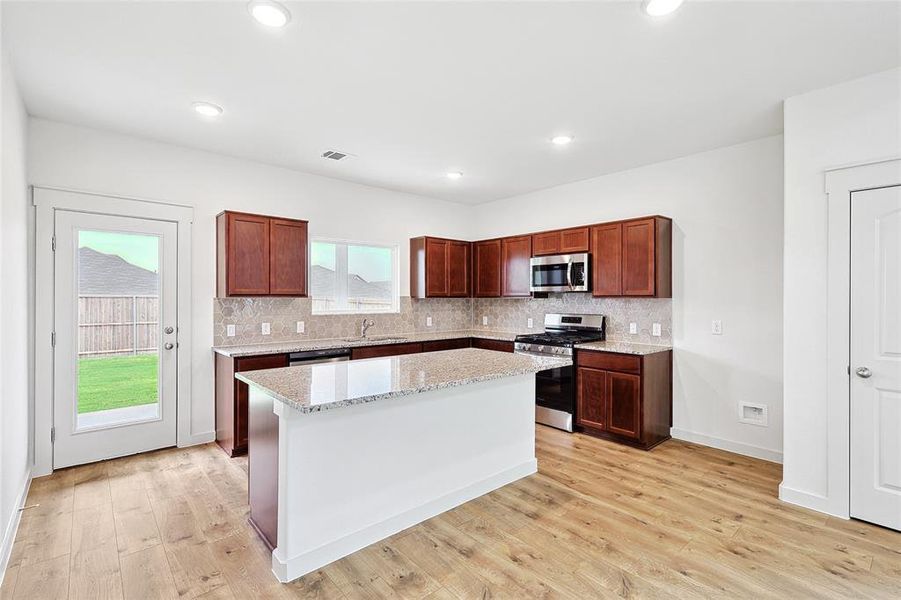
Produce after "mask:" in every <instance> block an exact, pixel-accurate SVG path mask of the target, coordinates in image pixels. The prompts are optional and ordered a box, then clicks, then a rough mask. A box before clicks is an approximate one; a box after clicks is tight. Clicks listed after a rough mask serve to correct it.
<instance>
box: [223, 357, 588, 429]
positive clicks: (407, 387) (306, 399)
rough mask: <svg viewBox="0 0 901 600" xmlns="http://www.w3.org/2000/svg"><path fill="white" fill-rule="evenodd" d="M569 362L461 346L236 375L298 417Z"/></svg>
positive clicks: (533, 370) (569, 363)
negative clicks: (298, 412)
mask: <svg viewBox="0 0 901 600" xmlns="http://www.w3.org/2000/svg"><path fill="white" fill-rule="evenodd" d="M571 364H572V361H571V360H570V359H568V358H557V357H536V356H529V355H523V354H508V353H506V352H494V351H491V350H480V349H478V348H463V349H460V350H445V351H442V352H428V353H425V354H408V355H405V356H390V357H387V358H371V359H368V360H355V361H345V362H338V363H325V364H318V365H310V366H296V367H285V368H281V369H267V370H263V371H250V372H246V373H237V374H236V375H235V377H236V378H237V379H240V380H241V381H243V382H245V383H247V384H248V385H250V386H253V387H255V388H258V389H260V390H262V391H263V392H265V393H267V394H268V395H270V396H272V397H273V398H275V399H276V400H279V401H281V402H284V403H285V404H287V405H289V406H291V407H293V408H295V409H297V410H298V411H300V412H302V413H312V412H317V411H322V410H331V409H335V408H342V407H345V406H353V405H356V404H364V403H366V402H374V401H376V400H384V399H387V398H396V397H399V396H407V395H410V394H419V393H422V392H429V391H432V390H440V389H444V388H450V387H456V386H463V385H468V384H471V383H478V382H480V381H489V380H492V379H501V378H503V377H513V376H516V375H526V374H528V373H537V372H538V371H543V370H545V369H554V368H558V367H565V366H568V365H571Z"/></svg>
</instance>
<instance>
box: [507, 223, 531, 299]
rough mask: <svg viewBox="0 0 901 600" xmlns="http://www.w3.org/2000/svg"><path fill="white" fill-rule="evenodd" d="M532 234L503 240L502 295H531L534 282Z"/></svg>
mask: <svg viewBox="0 0 901 600" xmlns="http://www.w3.org/2000/svg"><path fill="white" fill-rule="evenodd" d="M531 260H532V236H529V235H524V236H519V237H509V238H504V239H502V240H501V264H502V269H503V277H502V287H501V295H502V296H529V295H531V292H530V291H529V287H530V284H531V282H532V268H531V266H530V264H529V263H530V261H531Z"/></svg>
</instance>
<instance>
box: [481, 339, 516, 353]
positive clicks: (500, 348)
mask: <svg viewBox="0 0 901 600" xmlns="http://www.w3.org/2000/svg"><path fill="white" fill-rule="evenodd" d="M472 347H473V348H481V349H482V350H494V351H495V352H513V342H505V341H504V340H489V339H486V338H472Z"/></svg>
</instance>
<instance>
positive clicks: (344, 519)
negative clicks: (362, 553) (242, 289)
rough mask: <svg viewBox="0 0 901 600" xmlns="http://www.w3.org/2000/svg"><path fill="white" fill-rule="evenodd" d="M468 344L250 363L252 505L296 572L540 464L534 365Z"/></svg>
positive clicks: (281, 571) (278, 571) (547, 362)
mask: <svg viewBox="0 0 901 600" xmlns="http://www.w3.org/2000/svg"><path fill="white" fill-rule="evenodd" d="M569 364H571V361H570V360H569V359H568V358H556V357H554V358H551V357H535V356H526V355H520V354H508V353H502V352H493V351H490V350H481V349H477V348H465V349H459V350H447V351H441V352H431V353H427V354H412V355H405V356H393V357H387V358H373V359H367V360H357V361H349V362H338V363H327V364H316V365H310V366H297V367H286V368H280V369H268V370H261V371H252V372H248V373H238V374H236V375H235V377H236V378H238V379H240V380H241V381H244V382H245V383H247V384H248V386H249V389H250V409H249V421H250V422H249V499H250V519H251V523H252V524H253V526H254V527H255V528H256V529H257V531H258V532H259V533H260V535H261V536H262V538H263V539H264V540H265V541H266V543H267V544H268V545H269V547H270V548H271V549H272V569H273V572H274V573H275V575H276V577H278V579H279V580H280V581H291V580H293V579H296V578H298V577H301V576H302V575H304V574H306V573H309V572H311V571H313V570H315V569H318V568H320V567H322V566H324V565H326V564H328V563H330V562H332V561H334V560H337V559H339V558H341V557H343V556H347V555H348V554H350V553H352V552H355V551H356V550H359V549H360V548H363V547H365V546H368V545H369V544H372V543H374V542H377V541H378V540H381V539H384V538H386V537H388V536H390V535H393V534H394V533H397V532H398V531H401V530H403V529H405V528H407V527H410V526H412V525H415V524H416V523H419V522H421V521H424V520H426V519H429V518H431V517H433V516H435V515H438V514H440V513H442V512H444V511H446V510H449V509H451V508H453V507H455V506H457V505H459V504H462V503H464V502H467V501H468V500H471V499H473V498H476V497H478V496H481V495H483V494H486V493H488V492H490V491H492V490H495V489H497V488H499V487H501V486H504V485H506V484H508V483H511V482H513V481H516V480H517V479H520V478H522V477H525V476H527V475H531V474H532V473H535V472H536V470H537V463H536V461H535V373H537V372H538V371H543V370H546V369H552V368H557V367H562V366H567V365H569Z"/></svg>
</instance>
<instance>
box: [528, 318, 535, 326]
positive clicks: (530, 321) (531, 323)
mask: <svg viewBox="0 0 901 600" xmlns="http://www.w3.org/2000/svg"><path fill="white" fill-rule="evenodd" d="M534 326H535V321H533V320H532V318H531V317H529V320H528V321H526V327H528V328H529V329H531V328H532V327H534Z"/></svg>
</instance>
